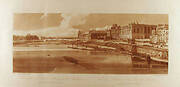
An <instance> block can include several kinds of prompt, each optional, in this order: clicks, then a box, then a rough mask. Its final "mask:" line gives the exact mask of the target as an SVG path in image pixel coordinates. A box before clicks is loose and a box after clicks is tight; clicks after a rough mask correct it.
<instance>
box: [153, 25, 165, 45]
mask: <svg viewBox="0 0 180 87" xmlns="http://www.w3.org/2000/svg"><path fill="white" fill-rule="evenodd" d="M151 42H152V43H155V44H164V45H165V44H166V45H167V44H168V24H159V25H158V26H157V29H156V30H154V31H153V33H152V36H151Z"/></svg>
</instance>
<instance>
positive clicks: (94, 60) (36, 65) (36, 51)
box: [13, 44, 167, 74]
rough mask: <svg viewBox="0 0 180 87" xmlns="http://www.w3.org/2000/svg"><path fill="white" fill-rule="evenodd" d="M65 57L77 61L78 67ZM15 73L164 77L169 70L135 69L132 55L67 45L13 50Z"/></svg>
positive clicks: (21, 47) (24, 47)
mask: <svg viewBox="0 0 180 87" xmlns="http://www.w3.org/2000/svg"><path fill="white" fill-rule="evenodd" d="M64 57H70V58H74V59H76V60H78V62H79V64H78V65H77V64H73V63H71V62H69V61H66V60H65V59H64ZM13 58H14V62H13V67H14V70H13V71H14V72H26V73H27V72H29V73H31V72H32V73H90V74H154V73H155V74H156V73H157V74H161V73H163V74H164V73H167V69H161V68H160V69H149V68H134V67H132V61H131V57H130V55H127V54H120V53H115V52H103V51H88V50H80V49H72V48H68V45H64V44H60V45H55V44H48V45H28V46H15V47H14V49H13Z"/></svg>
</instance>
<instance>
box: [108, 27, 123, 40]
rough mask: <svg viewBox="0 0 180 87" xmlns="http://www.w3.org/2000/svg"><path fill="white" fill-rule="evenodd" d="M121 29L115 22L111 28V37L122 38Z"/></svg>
mask: <svg viewBox="0 0 180 87" xmlns="http://www.w3.org/2000/svg"><path fill="white" fill-rule="evenodd" d="M120 29H121V26H118V25H117V24H113V25H112V26H111V28H110V29H109V30H110V34H111V39H115V40H118V39H119V38H120V37H119V34H120Z"/></svg>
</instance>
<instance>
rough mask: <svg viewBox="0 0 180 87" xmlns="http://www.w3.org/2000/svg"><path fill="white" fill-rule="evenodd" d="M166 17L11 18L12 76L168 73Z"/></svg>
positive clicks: (33, 15) (64, 15)
mask: <svg viewBox="0 0 180 87" xmlns="http://www.w3.org/2000/svg"><path fill="white" fill-rule="evenodd" d="M168 25H169V24H168V14H130V13H129V14H125V13H124V14H122V13H14V14H13V73H58V74H168V62H169V61H168V60H169V59H168V32H169V27H168Z"/></svg>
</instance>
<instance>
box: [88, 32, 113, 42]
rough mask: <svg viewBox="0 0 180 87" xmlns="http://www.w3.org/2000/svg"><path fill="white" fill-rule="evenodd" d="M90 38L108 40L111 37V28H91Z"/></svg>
mask: <svg viewBox="0 0 180 87" xmlns="http://www.w3.org/2000/svg"><path fill="white" fill-rule="evenodd" d="M89 38H90V39H98V40H108V39H111V35H110V31H109V30H91V31H89Z"/></svg>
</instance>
